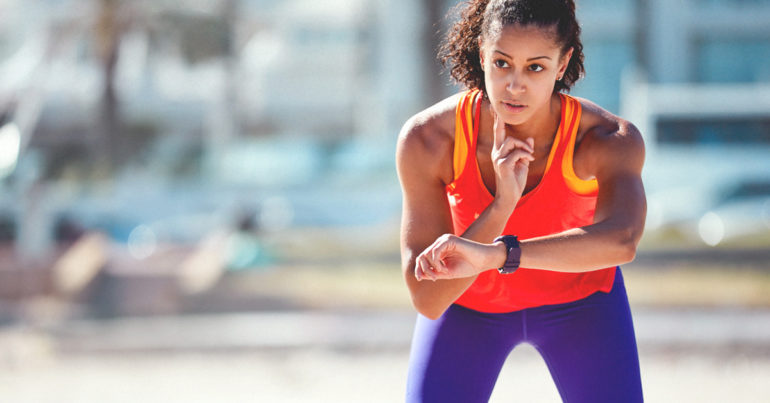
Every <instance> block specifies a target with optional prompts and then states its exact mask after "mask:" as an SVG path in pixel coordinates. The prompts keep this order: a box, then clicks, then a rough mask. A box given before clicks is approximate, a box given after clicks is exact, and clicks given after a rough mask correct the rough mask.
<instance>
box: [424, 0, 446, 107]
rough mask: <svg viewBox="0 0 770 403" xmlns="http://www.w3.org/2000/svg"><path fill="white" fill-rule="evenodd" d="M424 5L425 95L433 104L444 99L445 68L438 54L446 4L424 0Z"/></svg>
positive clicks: (429, 102)
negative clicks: (443, 76)
mask: <svg viewBox="0 0 770 403" xmlns="http://www.w3.org/2000/svg"><path fill="white" fill-rule="evenodd" d="M422 3H423V8H424V11H425V25H424V26H423V34H422V43H423V45H422V46H423V52H424V53H423V54H424V55H425V57H426V58H427V60H426V61H425V63H423V66H424V69H425V73H424V77H425V88H424V89H423V91H424V92H423V93H424V94H425V96H426V97H427V100H426V101H427V102H428V104H431V103H433V102H436V101H437V100H439V99H441V98H443V97H444V89H443V87H444V84H443V83H442V78H441V74H440V73H441V71H442V70H443V66H441V63H440V62H439V61H438V58H437V57H436V53H437V51H438V47H439V45H440V44H441V26H442V24H441V19H442V17H443V15H444V11H445V8H444V7H445V3H446V2H445V1H444V0H423V1H422Z"/></svg>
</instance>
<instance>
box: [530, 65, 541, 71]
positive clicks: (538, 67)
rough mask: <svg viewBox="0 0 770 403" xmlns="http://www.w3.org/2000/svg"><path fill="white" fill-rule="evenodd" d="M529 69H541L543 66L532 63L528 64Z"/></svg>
mask: <svg viewBox="0 0 770 403" xmlns="http://www.w3.org/2000/svg"><path fill="white" fill-rule="evenodd" d="M529 71H543V66H541V65H539V64H533V65H531V66H529Z"/></svg>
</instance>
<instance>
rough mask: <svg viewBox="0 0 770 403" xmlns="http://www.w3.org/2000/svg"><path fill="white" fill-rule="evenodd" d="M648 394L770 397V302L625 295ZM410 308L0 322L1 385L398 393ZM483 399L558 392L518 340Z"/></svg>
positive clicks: (393, 398) (204, 397) (89, 390)
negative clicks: (631, 302)
mask: <svg viewBox="0 0 770 403" xmlns="http://www.w3.org/2000/svg"><path fill="white" fill-rule="evenodd" d="M633 313H634V321H635V327H636V333H637V339H638V343H639V349H640V365H641V367H642V382H643V386H644V391H645V399H646V401H648V402H674V401H675V402H725V401H730V402H757V401H768V400H767V398H768V397H770V384H768V383H767V382H766V381H767V379H769V378H770V309H741V308H720V309H706V308H698V309H695V308H687V309H682V308H679V309H661V308H637V309H634V311H633ZM414 319H415V314H414V313H413V312H412V311H410V310H383V309H372V310H340V309H337V310H309V311H297V310H282V311H262V312H248V313H230V314H206V315H201V314H196V315H184V316H165V317H135V318H120V319H109V320H86V319H80V320H68V321H66V322H57V323H48V324H36V325H30V324H27V325H23V324H16V325H8V326H5V327H2V328H0V396H2V399H1V400H2V401H3V402H5V401H8V402H14V403H17V402H18V403H27V402H29V403H48V402H51V403H54V402H57V403H58V402H84V403H88V402H99V403H101V402H135V401H142V402H144V403H148V402H163V403H167V402H185V403H187V402H398V401H403V393H404V385H405V382H406V381H405V380H406V370H407V365H408V353H409V352H408V348H409V342H410V337H411V333H412V329H413V325H414ZM490 401H491V402H493V403H495V402H509V401H523V402H546V403H547V402H559V401H561V398H560V397H559V395H558V392H557V390H556V388H555V386H554V384H553V381H552V380H551V378H550V375H549V373H548V369H547V367H546V366H545V364H544V363H543V361H542V359H541V358H540V357H539V356H538V354H537V352H536V351H535V350H534V349H533V348H532V347H529V346H526V345H522V346H520V347H517V348H516V349H515V350H514V352H513V353H512V354H511V356H510V357H509V358H508V360H507V361H506V364H505V366H504V367H503V370H502V372H501V374H500V377H499V380H498V383H497V385H496V387H495V391H494V393H493V395H492V398H491V400H490Z"/></svg>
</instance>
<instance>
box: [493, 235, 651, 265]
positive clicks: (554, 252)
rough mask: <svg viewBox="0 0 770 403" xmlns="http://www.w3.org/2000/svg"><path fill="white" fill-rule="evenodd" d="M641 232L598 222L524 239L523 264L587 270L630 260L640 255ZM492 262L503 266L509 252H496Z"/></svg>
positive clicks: (522, 249)
mask: <svg viewBox="0 0 770 403" xmlns="http://www.w3.org/2000/svg"><path fill="white" fill-rule="evenodd" d="M640 235H641V231H640V230H639V231H637V230H634V229H633V228H632V227H626V226H621V225H610V224H609V223H598V224H593V225H589V226H586V227H582V228H573V229H570V230H567V231H564V232H560V233H558V234H552V235H547V236H542V237H537V238H531V239H527V240H524V241H521V242H520V246H521V264H520V267H526V268H529V269H543V270H552V271H563V272H586V271H593V270H598V269H603V268H606V267H611V266H616V265H619V264H624V263H628V262H630V261H632V260H633V259H634V257H635V255H636V245H637V244H638V242H639V237H640ZM490 250H491V251H493V252H492V253H494V251H495V250H493V249H490ZM498 251H499V249H498ZM492 261H493V262H495V263H498V262H499V263H500V264H501V265H502V263H503V262H504V261H505V254H504V253H503V254H499V253H496V254H495V257H494V258H493V260H492Z"/></svg>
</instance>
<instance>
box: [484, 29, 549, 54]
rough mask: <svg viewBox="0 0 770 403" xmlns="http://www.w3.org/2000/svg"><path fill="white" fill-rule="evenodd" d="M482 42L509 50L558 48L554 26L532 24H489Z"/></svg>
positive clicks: (547, 49)
mask: <svg viewBox="0 0 770 403" xmlns="http://www.w3.org/2000/svg"><path fill="white" fill-rule="evenodd" d="M482 42H483V43H485V44H486V45H488V46H495V47H503V48H509V49H510V50H513V49H522V50H524V48H527V49H532V50H538V51H553V50H559V49H560V46H559V44H558V43H557V35H556V27H555V26H550V27H541V26H538V25H534V24H530V25H520V24H509V25H505V26H503V25H502V24H500V26H499V27H494V26H491V27H490V30H489V32H487V34H486V35H485V37H484V38H483V40H482ZM488 46H487V47H488Z"/></svg>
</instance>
